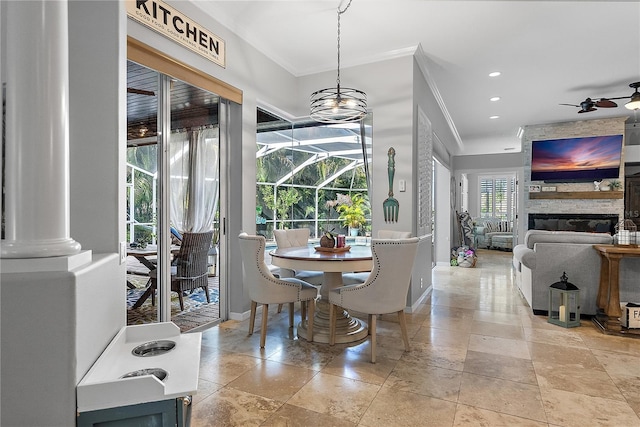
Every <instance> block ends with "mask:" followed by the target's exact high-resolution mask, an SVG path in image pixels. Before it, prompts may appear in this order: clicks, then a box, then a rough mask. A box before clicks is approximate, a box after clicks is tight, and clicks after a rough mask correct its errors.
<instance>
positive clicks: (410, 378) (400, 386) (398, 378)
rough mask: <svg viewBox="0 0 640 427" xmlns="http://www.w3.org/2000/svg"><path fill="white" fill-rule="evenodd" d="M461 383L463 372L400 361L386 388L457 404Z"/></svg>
mask: <svg viewBox="0 0 640 427" xmlns="http://www.w3.org/2000/svg"><path fill="white" fill-rule="evenodd" d="M461 381H462V372H459V371H452V370H451V369H442V368H438V367H436V366H428V365H427V366H425V364H424V363H423V362H418V361H415V360H413V361H407V360H400V361H399V362H398V364H397V365H396V367H395V369H394V370H393V371H392V372H391V374H390V375H389V378H388V379H387V381H386V382H385V384H384V387H389V388H391V389H393V390H398V391H404V392H410V393H417V394H421V395H423V396H431V397H436V398H439V399H444V400H450V401H452V402H457V401H458V393H459V392H460V382H461Z"/></svg>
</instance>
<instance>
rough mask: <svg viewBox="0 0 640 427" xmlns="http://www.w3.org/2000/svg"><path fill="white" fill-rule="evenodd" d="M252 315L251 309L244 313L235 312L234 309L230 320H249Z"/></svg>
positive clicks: (230, 314)
mask: <svg viewBox="0 0 640 427" xmlns="http://www.w3.org/2000/svg"><path fill="white" fill-rule="evenodd" d="M249 316H251V310H248V311H244V312H242V313H234V312H233V311H232V312H230V313H229V320H237V321H238V322H243V321H245V320H247V319H248V318H249Z"/></svg>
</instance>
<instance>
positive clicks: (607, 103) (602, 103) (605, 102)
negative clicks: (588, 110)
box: [596, 98, 618, 108]
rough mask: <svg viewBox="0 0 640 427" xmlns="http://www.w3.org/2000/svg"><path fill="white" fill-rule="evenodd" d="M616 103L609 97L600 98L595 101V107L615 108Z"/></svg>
mask: <svg viewBox="0 0 640 427" xmlns="http://www.w3.org/2000/svg"><path fill="white" fill-rule="evenodd" d="M617 106H618V104H616V103H615V102H613V101H612V100H611V98H601V99H600V100H599V101H596V107H600V108H615V107H617Z"/></svg>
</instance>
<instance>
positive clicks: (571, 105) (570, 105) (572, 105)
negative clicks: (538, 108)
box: [558, 104, 580, 108]
mask: <svg viewBox="0 0 640 427" xmlns="http://www.w3.org/2000/svg"><path fill="white" fill-rule="evenodd" d="M558 105H567V106H569V107H578V108H580V106H579V105H576V104H558Z"/></svg>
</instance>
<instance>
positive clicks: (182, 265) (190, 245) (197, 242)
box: [149, 231, 213, 311]
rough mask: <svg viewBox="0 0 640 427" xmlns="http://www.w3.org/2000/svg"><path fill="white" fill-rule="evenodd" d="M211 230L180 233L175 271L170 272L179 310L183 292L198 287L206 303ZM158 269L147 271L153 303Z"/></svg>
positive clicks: (182, 304) (208, 300)
mask: <svg viewBox="0 0 640 427" xmlns="http://www.w3.org/2000/svg"><path fill="white" fill-rule="evenodd" d="M212 238H213V231H206V232H203V233H191V232H185V233H183V234H182V244H181V245H180V250H179V251H178V253H177V254H176V256H175V258H174V260H173V262H172V265H174V266H175V273H173V268H172V273H171V291H172V292H177V293H178V299H179V301H180V310H182V311H184V298H183V296H184V293H185V292H187V291H190V292H193V291H194V290H196V289H198V288H202V289H204V291H205V295H206V297H207V303H210V302H211V300H210V297H209V263H208V257H207V255H208V253H209V248H210V247H211V239H212ZM157 273H158V270H153V271H151V272H150V273H149V277H150V278H151V279H150V282H151V283H150V286H151V287H152V289H151V304H152V305H155V303H156V301H155V299H156V297H155V289H156V288H157V276H158V274H157Z"/></svg>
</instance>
